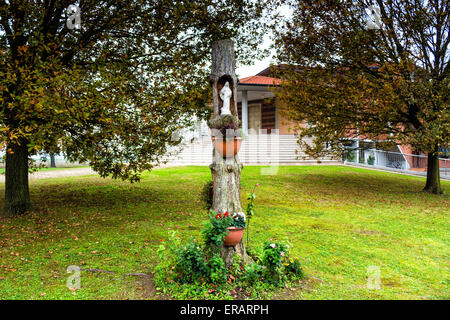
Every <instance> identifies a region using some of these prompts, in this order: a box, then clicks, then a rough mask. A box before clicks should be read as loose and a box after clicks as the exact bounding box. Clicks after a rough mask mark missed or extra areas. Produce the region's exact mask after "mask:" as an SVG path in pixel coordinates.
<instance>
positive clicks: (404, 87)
mask: <svg viewBox="0 0 450 320" xmlns="http://www.w3.org/2000/svg"><path fill="white" fill-rule="evenodd" d="M289 2H290V4H291V5H292V7H293V16H292V18H290V19H287V20H286V21H284V23H283V27H282V28H280V27H279V26H278V27H277V28H275V33H276V47H277V48H279V50H278V58H279V59H280V60H281V61H283V62H285V63H287V65H286V66H285V68H283V69H282V70H281V72H280V73H279V74H280V77H282V78H283V79H284V80H285V81H283V85H282V90H281V92H280V98H281V99H282V100H283V101H284V105H285V110H284V112H285V113H286V114H287V115H288V117H290V118H291V119H293V120H295V121H297V123H300V122H304V121H308V123H309V126H308V127H307V128H300V126H299V128H298V129H299V130H300V131H301V133H300V137H301V138H303V137H307V136H313V137H314V139H315V145H314V146H308V145H305V144H304V143H303V145H304V146H305V148H306V150H307V152H308V153H309V154H310V155H313V156H319V155H322V154H324V153H327V152H334V153H335V154H342V148H343V145H342V138H345V137H356V136H360V137H365V138H368V139H372V140H374V141H376V142H377V143H380V144H381V145H388V144H391V145H392V144H397V143H404V144H410V145H411V146H413V147H415V148H416V149H418V150H421V151H422V152H425V153H428V168H427V181H426V186H425V188H424V191H427V192H431V193H436V194H438V193H442V189H441V187H440V179H439V158H438V150H439V147H445V146H448V143H449V129H450V128H449V127H450V112H449V91H450V90H449V86H450V82H449V68H450V67H449V57H450V54H449V42H450V36H449V30H450V25H449V24H450V22H449V8H450V4H449V2H448V1H446V0H442V1H438V0H436V1H428V0H401V1H400V0H389V1H382V0H377V1H375V3H371V1H365V0H355V1H353V0H352V1H350V0H343V1H339V0H330V1H289Z"/></svg>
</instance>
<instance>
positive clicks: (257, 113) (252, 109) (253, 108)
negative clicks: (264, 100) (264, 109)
mask: <svg viewBox="0 0 450 320" xmlns="http://www.w3.org/2000/svg"><path fill="white" fill-rule="evenodd" d="M260 129H261V104H249V105H248V131H249V133H250V134H259V130H260Z"/></svg>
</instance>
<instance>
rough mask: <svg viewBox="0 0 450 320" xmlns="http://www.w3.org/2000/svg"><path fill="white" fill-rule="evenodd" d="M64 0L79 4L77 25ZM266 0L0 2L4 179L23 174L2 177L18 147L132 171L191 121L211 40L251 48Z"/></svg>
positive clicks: (241, 51) (199, 102) (103, 170)
mask: <svg viewBox="0 0 450 320" xmlns="http://www.w3.org/2000/svg"><path fill="white" fill-rule="evenodd" d="M70 5H75V6H77V7H78V8H79V13H80V16H79V17H80V25H79V26H80V27H79V28H76V27H74V22H76V21H75V20H72V16H73V14H74V12H75V11H73V10H69V9H70V8H69V6H70ZM264 5H265V4H259V3H257V2H255V1H252V0H237V1H217V0H202V1H184V0H180V1H173V0H170V1H169V0H158V1H143V0H133V1H131V0H130V1H115V0H114V1H113V0H109V1H108V0H107V1H101V0H87V1H77V2H75V3H74V2H73V1H64V0H62V1H53V0H43V1H24V0H22V1H21V0H16V1H12V0H11V1H5V0H2V1H0V139H1V144H2V146H3V148H4V150H6V158H7V159H6V189H8V188H9V189H12V188H11V187H9V186H13V184H15V185H17V183H19V182H16V183H14V182H11V184H10V185H8V156H10V157H14V156H13V155H14V154H15V157H19V154H21V153H22V152H19V151H18V150H19V149H20V147H22V148H24V146H26V149H27V150H26V151H24V153H25V154H26V156H28V155H30V154H33V153H35V152H38V151H41V150H46V151H48V150H51V151H52V152H59V151H61V152H63V153H64V154H65V155H66V157H67V159H69V160H73V161H75V160H77V161H83V162H89V163H90V164H91V165H92V166H93V168H94V170H96V171H97V172H99V173H100V175H102V176H107V175H111V176H112V177H114V178H122V179H129V180H131V181H134V180H137V179H138V176H139V172H140V171H142V170H145V169H150V168H151V167H152V166H153V165H154V164H155V163H158V161H159V160H160V159H161V156H162V155H164V154H165V153H166V151H167V148H168V146H170V145H173V144H176V143H178V141H173V140H172V134H173V133H174V132H175V131H176V130H177V129H179V128H184V127H187V126H189V125H191V124H192V117H191V116H192V115H196V116H197V117H200V118H202V117H205V115H206V114H207V108H205V106H206V104H207V103H208V100H209V95H208V92H209V91H208V90H209V87H208V81H207V74H208V71H209V70H208V66H209V65H208V63H209V61H210V50H211V49H210V46H211V42H212V41H214V40H218V39H224V38H233V39H235V40H236V43H237V44H238V50H237V54H238V59H239V61H246V59H249V58H251V56H252V54H253V53H252V50H249V49H255V48H256V45H257V44H258V42H259V39H260V37H258V36H257V33H258V32H262V31H263V29H262V28H259V25H258V24H259V18H260V17H261V14H262V12H263V6H264ZM68 19H69V20H70V21H69V22H68V21H67V20H68ZM11 161H12V160H11ZM14 162H15V163H17V161H15V160H14ZM12 167H13V165H12V162H10V168H9V169H10V170H9V171H10V173H9V177H10V179H9V180H10V181H12V179H13V178H14V177H13V176H14V174H15V173H14V172H16V171H17V170H19V171H21V172H23V168H18V169H17V170H16V169H14V170H13V169H12ZM13 171H14V172H13ZM22 175H24V174H22ZM21 179H22V178H21ZM15 180H18V179H15ZM19 180H20V179H19ZM24 181H25V179H22V182H20V183H22V184H24V183H25V182H24ZM6 192H7V194H8V191H6ZM15 193H16V194H17V193H20V191H18V190H16V191H15ZM7 198H8V195H7ZM22 202H23V201H22ZM7 203H8V199H7ZM6 206H7V204H6ZM19 207H21V206H19ZM27 207H28V206H25V209H26V208H27ZM5 209H6V208H5ZM8 210H9V209H8ZM12 211H14V212H15V211H19V212H23V211H24V209H23V208H22V209H17V210H16V209H12Z"/></svg>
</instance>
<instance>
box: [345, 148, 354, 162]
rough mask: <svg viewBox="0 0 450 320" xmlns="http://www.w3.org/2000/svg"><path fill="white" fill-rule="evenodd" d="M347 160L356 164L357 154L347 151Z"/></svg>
mask: <svg viewBox="0 0 450 320" xmlns="http://www.w3.org/2000/svg"><path fill="white" fill-rule="evenodd" d="M346 159H347V161H348V162H355V152H354V151H353V150H351V149H347V150H346Z"/></svg>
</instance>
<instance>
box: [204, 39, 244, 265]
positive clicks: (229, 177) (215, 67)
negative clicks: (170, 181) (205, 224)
mask: <svg viewBox="0 0 450 320" xmlns="http://www.w3.org/2000/svg"><path fill="white" fill-rule="evenodd" d="M234 70H235V60H234V45H233V41H232V40H221V41H216V42H214V43H213V45H212V73H211V75H210V79H209V80H210V84H211V87H212V92H213V106H214V115H213V118H214V119H217V118H219V117H221V116H222V114H221V111H222V110H221V109H222V106H223V101H222V100H221V98H220V92H221V90H222V89H223V88H224V86H226V87H228V88H229V89H230V90H231V95H228V96H229V107H230V112H231V114H232V115H234V116H237V103H236V100H235V97H236V92H237V90H236V86H237V78H236V74H235V72H234ZM227 83H228V84H227ZM213 135H214V130H213ZM223 139H225V137H223ZM210 169H211V174H212V181H213V200H212V207H211V209H212V210H213V211H214V212H216V213H224V212H225V211H228V212H229V213H240V212H243V210H242V205H241V198H240V185H241V170H242V164H241V162H240V160H239V156H238V154H236V155H234V156H233V155H231V156H229V155H227V157H223V156H222V155H220V154H219V152H218V151H216V149H215V148H213V163H212V164H211V165H210ZM221 253H222V259H223V260H224V262H225V264H226V265H227V266H230V265H232V264H233V263H234V256H235V254H237V255H238V256H239V257H240V260H241V261H240V262H241V263H246V262H248V257H247V255H246V252H245V248H244V244H243V241H242V240H241V241H240V243H239V244H238V245H236V246H234V247H222V249H221Z"/></svg>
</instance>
